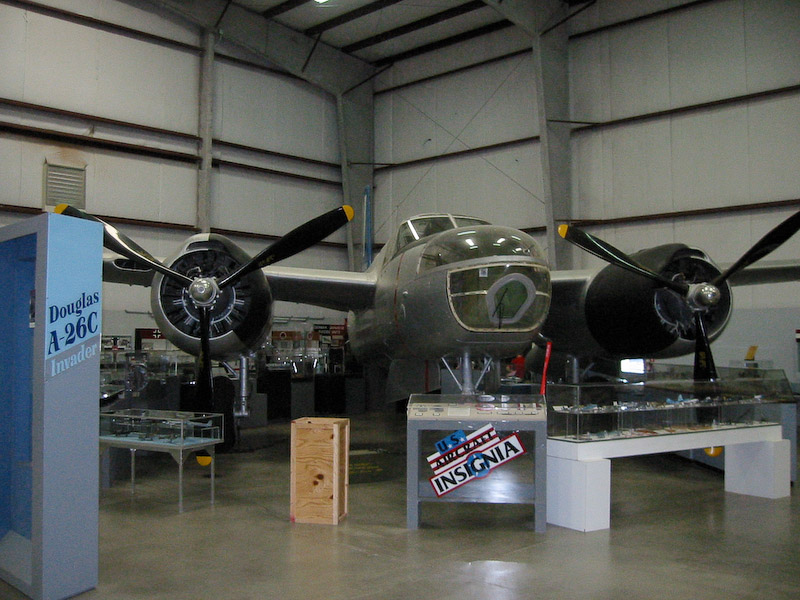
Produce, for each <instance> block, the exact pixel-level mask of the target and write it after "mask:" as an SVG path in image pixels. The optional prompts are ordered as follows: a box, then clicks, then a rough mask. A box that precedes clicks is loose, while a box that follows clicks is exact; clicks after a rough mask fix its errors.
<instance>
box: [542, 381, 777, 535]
mask: <svg viewBox="0 0 800 600" xmlns="http://www.w3.org/2000/svg"><path fill="white" fill-rule="evenodd" d="M787 394H788V395H789V397H790V396H791V389H790V387H789V386H788V382H786V381H785V378H773V377H767V378H766V379H763V378H754V377H748V378H746V379H744V380H741V379H734V380H728V381H715V382H708V383H699V382H694V381H654V382H647V383H644V382H641V383H637V384H624V385H621V384H584V385H551V386H549V388H548V401H549V402H550V403H551V405H550V411H551V413H550V418H549V425H548V429H549V438H548V441H547V478H548V486H547V495H548V498H547V506H548V513H547V521H548V523H551V524H553V525H559V526H562V527H568V528H570V529H576V530H578V531H595V530H598V529H608V528H609V526H610V505H611V459H613V458H620V457H629V456H640V455H646V454H658V453H662V452H679V451H685V450H691V449H704V448H724V471H725V491H727V492H734V493H738V494H746V495H751V496H760V497H764V498H782V497H785V496H788V495H789V494H790V480H791V476H790V464H791V453H790V445H791V443H790V442H789V441H788V440H785V439H783V438H782V428H781V425H780V424H779V423H776V422H773V421H769V420H765V419H764V417H763V414H764V411H763V410H762V408H763V407H764V406H769V405H772V404H773V403H776V402H781V401H784V400H785V399H786V396H787Z"/></svg>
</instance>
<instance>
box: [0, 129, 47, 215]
mask: <svg viewBox="0 0 800 600" xmlns="http://www.w3.org/2000/svg"><path fill="white" fill-rule="evenodd" d="M21 175H22V142H20V141H19V140H17V139H15V138H11V137H0V204H10V205H12V206H41V205H42V202H41V197H40V198H39V202H38V203H37V204H33V199H32V198H29V199H28V203H27V204H24V203H23V201H22V194H21V190H20V187H21V183H22V177H21ZM0 214H1V213H0Z"/></svg>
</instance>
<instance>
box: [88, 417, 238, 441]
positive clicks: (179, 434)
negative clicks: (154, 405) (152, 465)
mask: <svg viewBox="0 0 800 600" xmlns="http://www.w3.org/2000/svg"><path fill="white" fill-rule="evenodd" d="M222 420H223V416H222V415H221V414H217V413H194V412H184V411H171V410H150V409H139V408H130V409H124V410H114V411H107V412H101V413H100V442H101V443H104V442H105V443H109V445H115V446H123V447H131V446H132V445H134V444H132V442H133V443H135V444H136V445H141V446H142V447H147V446H162V447H165V448H180V447H183V448H191V447H197V446H201V447H202V446H207V445H209V444H218V443H221V442H222V441H223V427H222V425H223V422H222Z"/></svg>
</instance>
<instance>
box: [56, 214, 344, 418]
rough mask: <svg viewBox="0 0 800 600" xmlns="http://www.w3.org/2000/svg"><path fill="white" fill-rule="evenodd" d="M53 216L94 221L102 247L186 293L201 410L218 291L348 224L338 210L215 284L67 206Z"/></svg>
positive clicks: (208, 385)
mask: <svg viewBox="0 0 800 600" xmlns="http://www.w3.org/2000/svg"><path fill="white" fill-rule="evenodd" d="M55 210H56V212H57V213H60V214H64V215H67V216H70V217H77V218H80V219H86V220H89V221H95V222H97V223H100V224H101V225H102V226H103V245H104V246H105V247H106V248H108V249H109V250H112V251H114V252H116V253H117V254H121V255H122V256H125V257H126V258H129V259H130V260H132V261H134V262H136V263H138V264H140V265H142V266H144V267H147V268H150V269H153V270H154V271H157V272H159V273H161V274H163V275H164V276H165V277H169V278H171V279H173V280H174V281H176V282H177V283H179V284H180V285H181V286H182V287H184V288H185V289H186V292H187V294H188V296H189V298H191V301H192V303H193V304H194V306H195V308H196V309H197V316H198V325H199V330H200V353H199V356H198V360H197V362H198V366H197V387H196V396H197V398H198V400H200V401H201V403H202V405H204V406H212V398H213V378H212V373H211V309H212V307H213V306H214V303H215V302H216V300H217V298H218V297H219V295H220V292H221V290H223V289H224V288H226V287H228V286H233V285H235V284H236V282H237V281H239V280H240V279H242V277H245V276H246V275H248V274H249V273H251V272H253V271H255V270H257V269H261V268H263V267H266V266H268V265H271V264H273V263H275V262H277V261H279V260H283V259H285V258H288V257H290V256H293V255H294V254H297V253H298V252H301V251H303V250H305V249H307V248H310V247H311V246H313V245H314V244H316V243H317V242H320V241H322V240H323V239H325V238H326V237H328V236H329V235H330V234H332V233H333V232H334V231H336V230H337V229H339V228H340V227H342V226H343V225H345V224H346V223H347V222H348V221H350V220H352V218H353V215H354V211H353V208H352V207H350V206H347V205H345V206H340V207H338V208H335V209H334V210H331V211H329V212H326V213H324V214H322V215H320V216H318V217H316V218H314V219H311V220H310V221H308V222H306V223H304V224H303V225H300V226H299V227H297V228H295V229H293V230H292V231H290V232H289V233H287V234H286V235H284V236H283V237H282V238H280V239H278V240H277V241H276V242H274V243H273V244H271V245H270V246H268V247H267V248H265V249H264V250H262V251H261V252H259V253H258V254H257V255H256V256H254V257H253V258H251V259H250V260H249V261H247V262H245V263H244V264H243V265H241V266H240V267H239V268H237V269H236V270H235V271H233V272H232V273H230V274H228V275H226V276H225V277H223V278H222V279H221V280H220V281H217V279H216V278H215V277H212V276H203V275H200V276H197V277H194V278H191V277H188V276H186V275H184V274H182V273H179V272H178V271H175V270H174V269H171V268H169V267H167V266H166V265H164V264H163V263H161V262H160V261H158V260H157V259H156V258H154V257H153V256H152V255H151V254H150V253H148V252H147V251H146V250H145V249H144V248H142V247H141V246H139V245H138V244H137V243H136V242H134V241H133V240H132V239H130V238H129V237H127V236H126V235H125V234H123V233H122V232H120V231H119V230H118V229H117V228H115V227H114V226H113V225H110V224H109V223H107V222H105V221H103V220H102V219H99V218H98V217H95V216H94V215H91V214H89V213H86V212H84V211H82V210H80V209H78V208H75V207H73V206H70V205H68V204H61V205H59V206H58V207H56V209H55Z"/></svg>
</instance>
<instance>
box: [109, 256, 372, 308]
mask: <svg viewBox="0 0 800 600" xmlns="http://www.w3.org/2000/svg"><path fill="white" fill-rule="evenodd" d="M263 272H264V275H265V276H266V277H267V280H268V281H269V286H270V289H271V290H272V296H273V299H274V300H284V301H286V302H300V303H302V304H312V305H314V306H323V307H325V308H331V309H334V310H343V311H346V310H358V309H362V308H369V307H370V306H372V302H373V299H374V297H375V286H376V275H375V274H374V273H356V272H352V271H333V270H326V269H304V268H298V267H275V266H271V267H267V268H265V269H263ZM152 280H153V271H152V269H146V268H142V267H141V266H139V265H137V264H136V263H134V262H133V261H131V260H129V259H127V258H119V257H104V259H103V281H105V282H109V283H126V284H128V285H141V286H146V287H147V286H149V285H150V283H151V282H152Z"/></svg>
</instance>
